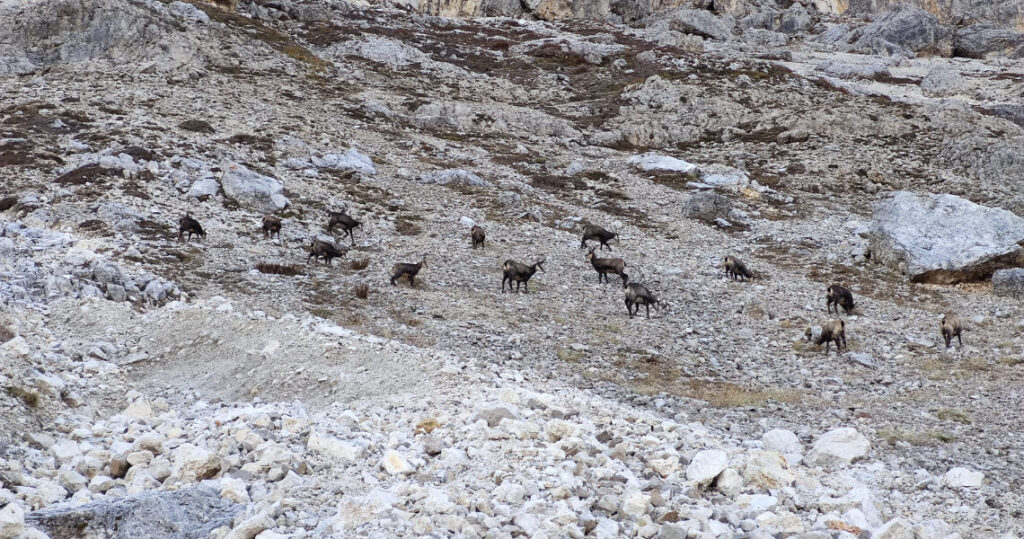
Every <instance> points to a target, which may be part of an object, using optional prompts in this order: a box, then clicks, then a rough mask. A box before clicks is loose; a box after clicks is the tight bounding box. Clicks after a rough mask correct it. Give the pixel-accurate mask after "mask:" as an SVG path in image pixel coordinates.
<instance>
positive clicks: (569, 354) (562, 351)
mask: <svg viewBox="0 0 1024 539" xmlns="http://www.w3.org/2000/svg"><path fill="white" fill-rule="evenodd" d="M555 357H557V358H558V359H560V360H562V361H566V362H569V363H579V361H580V360H581V359H583V351H581V350H573V349H572V348H567V347H564V346H563V347H561V348H559V349H558V350H556V351H555Z"/></svg>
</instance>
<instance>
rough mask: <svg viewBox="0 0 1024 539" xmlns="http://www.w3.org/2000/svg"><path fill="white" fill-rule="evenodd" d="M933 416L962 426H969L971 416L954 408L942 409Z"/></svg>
mask: <svg viewBox="0 0 1024 539" xmlns="http://www.w3.org/2000/svg"><path fill="white" fill-rule="evenodd" d="M935 415H936V416H937V417H938V418H939V419H941V420H943V421H954V422H956V423H963V424H964V425H970V424H971V416H970V415H969V414H968V413H967V412H965V411H963V410H958V409H956V408H942V409H940V410H939V411H938V412H936V414H935Z"/></svg>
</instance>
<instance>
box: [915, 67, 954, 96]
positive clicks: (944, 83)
mask: <svg viewBox="0 0 1024 539" xmlns="http://www.w3.org/2000/svg"><path fill="white" fill-rule="evenodd" d="M964 82H965V81H964V78H963V77H961V76H960V73H958V72H957V71H956V70H954V69H951V68H949V67H945V66H936V67H934V68H932V69H931V71H929V72H928V74H927V75H925V76H924V78H923V79H921V93H923V94H924V95H926V96H928V97H950V96H954V95H956V94H959V93H964V92H965V89H964Z"/></svg>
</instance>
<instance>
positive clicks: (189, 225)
mask: <svg viewBox="0 0 1024 539" xmlns="http://www.w3.org/2000/svg"><path fill="white" fill-rule="evenodd" d="M186 233H188V237H187V238H185V243H188V241H189V240H191V239H192V234H195V235H197V236H199V237H200V238H205V237H206V231H205V230H203V227H202V225H200V224H199V221H196V220H195V219H193V218H192V216H191V215H189V214H187V213H186V214H185V215H183V216H182V217H181V219H178V241H181V240H182V238H184V237H185V234H186Z"/></svg>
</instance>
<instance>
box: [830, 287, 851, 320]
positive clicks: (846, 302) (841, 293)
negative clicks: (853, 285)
mask: <svg viewBox="0 0 1024 539" xmlns="http://www.w3.org/2000/svg"><path fill="white" fill-rule="evenodd" d="M825 299H826V300H827V304H826V308H827V309H828V312H829V313H830V314H831V313H832V309H833V308H835V310H836V314H839V308H840V307H842V308H843V312H845V313H846V314H850V313H852V312H853V308H854V305H853V292H850V290H849V289H847V288H846V287H844V286H841V285H838V284H833V285H830V286H829V287H828V290H826V291H825Z"/></svg>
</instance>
